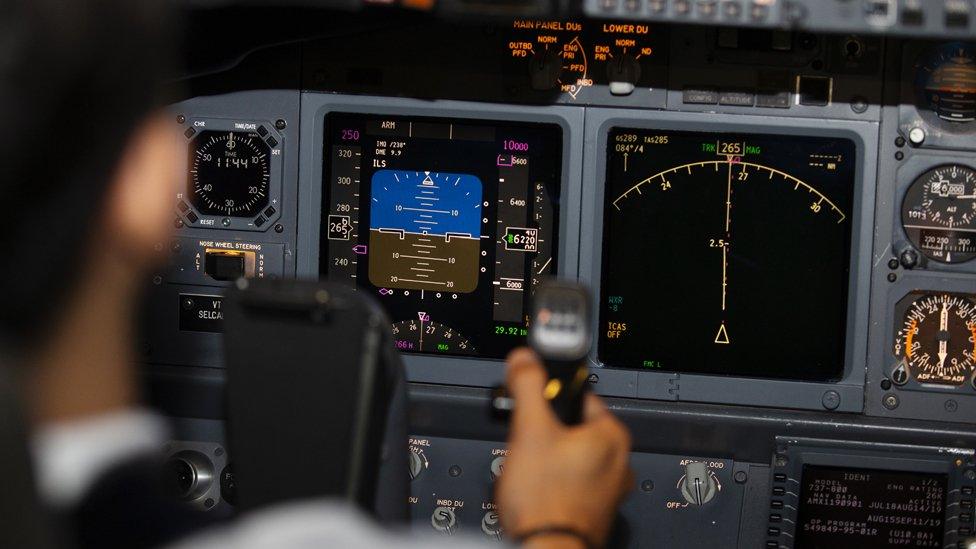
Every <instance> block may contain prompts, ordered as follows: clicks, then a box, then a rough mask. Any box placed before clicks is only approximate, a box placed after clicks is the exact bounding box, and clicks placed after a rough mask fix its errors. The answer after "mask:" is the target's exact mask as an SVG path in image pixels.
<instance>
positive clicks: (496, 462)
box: [490, 456, 505, 482]
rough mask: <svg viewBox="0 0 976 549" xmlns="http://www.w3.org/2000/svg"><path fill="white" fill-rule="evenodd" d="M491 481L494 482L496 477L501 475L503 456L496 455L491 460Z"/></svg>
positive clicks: (503, 463) (503, 467)
mask: <svg viewBox="0 0 976 549" xmlns="http://www.w3.org/2000/svg"><path fill="white" fill-rule="evenodd" d="M490 469H491V481H492V482H495V480H497V479H498V477H500V476H502V472H503V471H504V470H505V456H498V457H496V458H495V459H493V460H491V466H490Z"/></svg>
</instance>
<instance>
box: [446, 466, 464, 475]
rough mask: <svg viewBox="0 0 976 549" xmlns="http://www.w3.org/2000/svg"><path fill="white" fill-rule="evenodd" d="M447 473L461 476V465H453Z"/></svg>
mask: <svg viewBox="0 0 976 549" xmlns="http://www.w3.org/2000/svg"><path fill="white" fill-rule="evenodd" d="M447 474H449V475H451V476H452V477H459V476H461V467H460V466H458V465H451V468H450V469H448V470H447Z"/></svg>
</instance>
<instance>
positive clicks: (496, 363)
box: [298, 93, 583, 387]
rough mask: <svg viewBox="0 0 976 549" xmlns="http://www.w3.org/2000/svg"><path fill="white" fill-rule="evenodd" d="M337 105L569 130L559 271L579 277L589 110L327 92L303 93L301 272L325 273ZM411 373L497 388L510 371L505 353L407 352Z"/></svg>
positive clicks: (345, 108) (566, 134)
mask: <svg viewBox="0 0 976 549" xmlns="http://www.w3.org/2000/svg"><path fill="white" fill-rule="evenodd" d="M330 112H350V113H369V114H391V115H400V116H434V117H447V118H459V119H461V118H468V119H484V120H499V121H507V122H535V123H550V124H557V125H559V126H560V127H561V128H562V130H563V158H562V195H561V196H562V199H561V204H560V214H559V263H558V267H557V268H558V276H560V277H567V278H575V277H576V271H577V266H578V261H579V258H578V252H579V232H578V224H579V211H580V196H581V194H582V193H581V186H582V182H581V181H580V173H581V172H582V164H583V158H582V146H583V144H582V136H583V109H580V108H573V107H558V106H556V107H529V106H514V105H492V104H485V103H466V102H459V101H421V100H416V99H395V98H383V97H358V96H344V95H332V94H321V93H303V94H302V151H301V175H300V180H301V183H300V188H299V204H300V213H299V228H298V258H299V261H298V276H299V277H305V278H317V277H318V276H319V244H320V241H319V237H320V235H319V233H320V223H321V216H322V214H321V209H322V206H321V205H322V177H323V169H324V168H323V166H324V164H323V150H324V147H325V136H324V133H325V117H326V115H327V114H328V113H330ZM403 359H404V363H405V364H406V367H407V379H408V380H409V381H415V382H429V383H443V384H448V385H468V386H479V387H490V386H493V385H497V384H499V383H501V381H502V380H503V378H504V370H505V369H504V363H503V362H502V361H500V360H484V359H467V358H448V357H435V356H424V355H404V357H403Z"/></svg>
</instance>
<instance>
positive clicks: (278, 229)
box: [275, 223, 285, 233]
mask: <svg viewBox="0 0 976 549" xmlns="http://www.w3.org/2000/svg"><path fill="white" fill-rule="evenodd" d="M284 231H285V226H284V225H282V224H281V223H278V224H277V225H275V232H276V233H282V232H284Z"/></svg>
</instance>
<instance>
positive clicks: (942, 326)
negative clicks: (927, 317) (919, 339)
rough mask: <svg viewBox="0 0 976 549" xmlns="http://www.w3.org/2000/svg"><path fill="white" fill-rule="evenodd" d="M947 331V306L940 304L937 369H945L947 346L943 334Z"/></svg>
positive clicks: (947, 343) (947, 353) (947, 354)
mask: <svg viewBox="0 0 976 549" xmlns="http://www.w3.org/2000/svg"><path fill="white" fill-rule="evenodd" d="M948 331H949V304H948V303H943V304H942V312H941V313H939V368H944V367H945V361H946V357H947V356H949V352H948V349H947V347H948V345H949V342H948V341H947V340H946V338H945V336H944V335H943V334H944V333H946V332H948Z"/></svg>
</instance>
